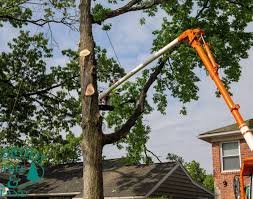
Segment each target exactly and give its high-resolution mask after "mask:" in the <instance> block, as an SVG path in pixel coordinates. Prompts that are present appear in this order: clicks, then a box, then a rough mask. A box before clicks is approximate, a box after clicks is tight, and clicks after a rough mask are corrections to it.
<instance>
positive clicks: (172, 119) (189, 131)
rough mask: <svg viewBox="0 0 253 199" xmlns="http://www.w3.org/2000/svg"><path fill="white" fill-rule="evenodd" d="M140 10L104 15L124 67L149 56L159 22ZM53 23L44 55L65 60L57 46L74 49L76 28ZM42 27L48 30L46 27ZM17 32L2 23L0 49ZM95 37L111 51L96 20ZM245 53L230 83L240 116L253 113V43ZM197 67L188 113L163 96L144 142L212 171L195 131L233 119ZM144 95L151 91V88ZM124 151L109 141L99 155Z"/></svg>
mask: <svg viewBox="0 0 253 199" xmlns="http://www.w3.org/2000/svg"><path fill="white" fill-rule="evenodd" d="M142 16H143V14H142V13H140V12H139V13H129V14H125V15H123V16H121V17H118V18H115V19H113V20H108V22H110V23H112V25H113V27H112V30H111V31H109V35H110V38H111V40H112V43H113V45H114V47H115V50H116V52H117V55H118V57H119V60H120V62H121V64H122V66H124V68H125V69H126V71H128V70H130V69H132V68H133V67H134V66H137V65H138V64H139V63H141V62H143V60H144V59H145V58H146V57H147V56H149V54H150V48H151V47H152V41H153V35H152V31H153V30H155V29H157V28H159V27H160V25H161V21H162V17H163V13H158V15H157V16H156V17H154V18H150V19H148V20H147V24H146V25H144V26H140V24H139V21H138V19H139V18H140V17H142ZM30 28H31V29H32V32H38V31H42V30H41V29H40V28H38V27H36V26H31V27H30ZM30 28H29V29H30ZM52 29H53V38H54V40H55V41H56V43H57V45H56V43H54V42H52V44H51V47H54V50H55V57H54V58H53V59H51V60H49V63H51V64H54V65H56V64H60V65H64V63H65V62H66V58H64V57H62V56H61V54H60V51H61V50H62V49H66V48H74V49H77V47H78V41H79V33H78V32H73V31H71V30H69V29H68V28H65V27H62V26H60V25H53V26H52ZM43 31H44V32H45V33H48V29H44V30H43ZM248 31H253V24H251V25H250V26H249V27H248ZM17 34H18V30H16V29H13V28H12V27H11V26H9V25H5V26H4V27H2V28H1V31H0V43H1V46H0V50H5V49H6V41H10V40H11V39H12V38H13V37H15V36H17ZM206 34H208V33H206ZM94 37H95V40H96V42H97V44H98V45H101V46H103V47H104V48H106V49H107V50H108V52H109V54H110V55H111V56H114V54H113V51H112V48H111V46H110V44H109V41H108V39H107V37H106V34H105V32H103V31H101V30H100V27H99V26H97V25H95V26H94ZM249 53H250V57H249V58H248V59H246V60H242V61H241V65H242V66H243V67H242V76H241V78H240V81H239V82H238V83H235V84H232V86H231V87H232V92H233V93H234V97H233V98H234V100H235V102H236V103H239V104H240V105H241V109H240V111H241V113H242V115H243V116H244V117H245V119H249V118H253V113H252V112H253V108H252V107H253V100H252V98H253V92H250V91H251V87H252V85H253V80H252V77H251V76H252V75H251V74H253V68H252V63H253V49H251V50H250V52H249ZM196 73H197V75H198V76H199V77H201V82H199V88H200V91H199V96H200V98H199V100H198V101H196V102H192V103H190V104H188V106H187V108H188V115H187V116H182V115H180V114H179V111H180V108H181V104H180V103H179V102H178V101H177V100H176V99H173V98H172V97H171V96H168V108H167V111H166V112H167V114H166V115H161V114H160V113H158V112H153V113H152V114H151V115H149V116H148V117H146V118H145V121H146V122H147V123H148V124H149V125H150V126H151V128H152V132H151V134H150V140H149V142H148V144H147V146H148V148H149V149H150V150H151V151H153V152H154V153H155V154H157V155H158V156H159V157H160V158H161V159H162V160H165V157H166V155H167V153H168V152H170V153H176V154H178V155H181V156H183V158H184V159H185V160H186V161H190V160H197V161H199V162H200V163H201V165H202V166H203V167H204V168H205V169H207V171H208V172H211V171H212V162H211V145H210V144H208V143H205V142H204V141H201V140H199V139H198V138H197V136H198V134H200V133H203V132H206V131H209V130H212V129H215V128H218V127H222V126H225V125H228V124H231V123H234V120H233V118H232V116H231V115H230V112H229V110H228V109H227V107H226V105H225V103H224V102H223V100H222V99H221V98H216V97H215V94H214V92H215V86H214V83H213V82H212V81H211V79H210V78H209V77H206V76H205V75H204V74H205V72H204V71H202V70H196ZM148 95H149V96H152V90H151V91H150V92H149V93H148ZM75 130H76V131H79V132H76V133H77V134H78V133H80V129H79V128H76V129H75ZM123 154H124V151H119V150H118V149H116V147H114V146H111V145H110V146H106V147H105V148H104V155H105V156H106V157H107V158H115V157H120V156H122V155H123Z"/></svg>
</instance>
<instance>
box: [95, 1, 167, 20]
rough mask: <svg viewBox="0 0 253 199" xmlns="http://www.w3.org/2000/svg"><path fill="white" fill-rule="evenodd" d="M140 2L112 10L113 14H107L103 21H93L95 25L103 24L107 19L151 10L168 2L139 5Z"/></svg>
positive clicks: (132, 2) (129, 3) (131, 2)
mask: <svg viewBox="0 0 253 199" xmlns="http://www.w3.org/2000/svg"><path fill="white" fill-rule="evenodd" d="M140 2H141V0H132V1H130V2H128V3H127V4H126V5H124V6H122V7H120V8H118V9H116V10H112V11H111V12H109V13H108V14H106V16H105V17H104V18H103V19H101V20H99V21H95V20H93V23H97V24H101V23H102V22H103V21H105V20H107V19H110V18H113V17H116V16H119V15H122V14H125V13H127V12H132V11H139V10H147V9H149V8H152V7H154V6H156V5H160V4H161V3H163V2H166V0H152V1H151V2H150V3H146V4H141V5H137V4H138V3H140Z"/></svg>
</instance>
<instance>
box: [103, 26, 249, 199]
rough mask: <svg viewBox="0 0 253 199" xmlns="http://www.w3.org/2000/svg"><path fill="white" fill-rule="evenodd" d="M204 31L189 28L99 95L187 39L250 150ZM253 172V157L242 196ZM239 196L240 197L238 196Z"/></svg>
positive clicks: (246, 132)
mask: <svg viewBox="0 0 253 199" xmlns="http://www.w3.org/2000/svg"><path fill="white" fill-rule="evenodd" d="M203 36H204V31H202V30H200V29H188V30H186V31H185V32H183V33H182V34H181V35H180V36H179V37H177V38H176V39H174V40H173V41H172V42H170V43H169V44H167V45H166V46H165V47H163V48H162V49H160V50H159V51H158V52H155V53H153V54H152V55H151V56H150V57H149V58H147V59H146V60H145V61H144V62H143V63H141V64H140V65H138V66H137V67H136V68H134V69H133V70H132V71H130V72H129V73H127V74H126V75H125V76H124V77H122V78H121V79H120V80H118V81H117V82H115V83H114V84H113V85H112V86H111V87H109V88H108V89H107V90H106V91H104V92H103V93H101V94H100V95H99V99H100V100H101V99H103V98H104V97H106V96H107V95H108V94H109V93H110V92H111V91H112V90H113V89H115V88H116V87H118V86H119V85H120V84H122V83H123V82H125V81H126V80H127V79H129V78H130V77H131V76H133V75H134V74H135V73H137V72H138V71H140V70H141V69H143V68H144V67H145V66H147V65H148V64H149V63H151V62H152V61H154V60H155V59H157V58H158V57H160V56H161V55H162V54H164V53H165V52H167V51H168V50H171V49H173V48H174V47H175V46H176V45H177V44H178V43H180V42H183V41H187V42H188V44H189V45H190V46H192V47H193V48H194V49H195V50H196V52H197V53H198V55H199V57H200V59H201V60H202V62H203V64H204V66H205V67H206V69H207V71H208V72H209V74H210V76H211V78H212V79H213V81H214V83H215V84H216V86H217V88H218V90H219V91H220V93H221V95H222V97H223V98H224V100H225V102H226V104H227V106H228V108H229V110H230V111H231V113H232V115H233V117H234V118H235V121H236V122H237V124H238V127H239V129H240V131H241V133H242V135H243V137H244V139H245V140H246V142H247V144H248V146H249V148H250V150H251V151H252V150H253V135H252V133H251V132H250V130H249V127H248V126H247V124H246V123H245V121H244V119H243V118H242V116H241V114H240V112H239V108H240V106H239V105H238V104H235V103H234V102H233V100H232V98H231V97H230V95H229V93H228V91H227V89H226V88H225V86H224V84H223V82H222V81H221V79H220V78H219V74H218V64H217V63H216V61H215V59H214V56H213V54H212V52H211V50H210V48H209V45H208V44H207V43H206V42H205V40H204V38H203ZM252 174H253V159H247V160H245V161H244V164H243V167H242V168H241V172H240V180H239V181H240V198H241V199H246V198H245V191H244V176H251V177H252ZM251 179H253V178H251ZM251 184H252V180H251ZM250 187H252V185H251V186H250ZM250 190H251V191H250V192H253V191H252V188H251V189H250ZM250 195H251V196H250V198H253V196H252V195H253V194H250ZM237 198H238V197H237Z"/></svg>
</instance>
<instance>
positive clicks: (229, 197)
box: [212, 140, 253, 199]
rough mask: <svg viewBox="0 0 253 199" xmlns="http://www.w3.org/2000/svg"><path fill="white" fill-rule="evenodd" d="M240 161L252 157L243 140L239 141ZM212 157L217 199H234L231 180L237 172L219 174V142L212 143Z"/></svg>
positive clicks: (252, 154)
mask: <svg viewBox="0 0 253 199" xmlns="http://www.w3.org/2000/svg"><path fill="white" fill-rule="evenodd" d="M240 153H241V161H242V162H243V160H244V159H245V158H248V157H253V153H252V152H250V150H249V148H248V145H247V144H246V142H245V141H244V140H240ZM212 156H213V175H214V186H215V195H216V198H217V199H235V197H234V190H233V179H234V176H235V175H239V174H240V172H239V171H237V172H236V171H235V172H221V159H220V142H214V143H212Z"/></svg>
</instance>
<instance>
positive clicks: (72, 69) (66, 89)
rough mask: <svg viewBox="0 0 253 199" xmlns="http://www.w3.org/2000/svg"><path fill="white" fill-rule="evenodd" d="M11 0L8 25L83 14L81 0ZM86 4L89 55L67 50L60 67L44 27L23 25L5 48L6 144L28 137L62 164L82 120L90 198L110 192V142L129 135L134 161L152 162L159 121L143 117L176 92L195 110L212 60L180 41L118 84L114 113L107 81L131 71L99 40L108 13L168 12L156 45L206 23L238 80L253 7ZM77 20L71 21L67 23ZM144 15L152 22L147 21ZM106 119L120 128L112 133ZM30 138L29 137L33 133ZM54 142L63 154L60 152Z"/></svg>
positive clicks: (143, 0)
mask: <svg viewBox="0 0 253 199" xmlns="http://www.w3.org/2000/svg"><path fill="white" fill-rule="evenodd" d="M34 3H35V4H34ZM76 3H77V2H76ZM117 3H119V4H117ZM1 5H2V6H1V9H0V20H1V22H2V24H3V25H4V22H5V21H9V22H10V23H11V24H12V25H13V26H14V27H22V26H23V25H24V24H29V23H30V24H35V25H40V26H43V25H45V24H50V23H61V22H63V23H64V24H65V25H72V22H73V21H71V20H73V19H74V18H72V14H73V11H69V12H68V9H67V8H68V7H71V6H73V5H75V1H73V0H64V1H60V0H53V1H52V0H48V1H46V0H45V1H38V2H37V1H29V0H27V1H23V0H12V1H3V2H2V4H1ZM35 5H36V6H43V8H45V9H42V10H41V12H42V14H41V15H39V16H38V14H37V12H35V13H34V12H33V10H34V6H35ZM117 5H118V6H117ZM13 8H15V9H14V10H12V9H13ZM79 8H80V20H79V22H80V44H79V52H80V55H81V56H80V57H79V58H78V54H77V53H75V52H73V51H71V50H67V51H64V54H65V55H67V56H69V57H70V58H71V59H70V61H69V63H68V64H67V65H66V66H53V67H51V69H50V68H49V66H46V65H47V63H46V62H45V61H44V60H45V58H47V57H49V56H51V55H52V53H51V50H50V49H49V48H48V47H47V41H46V40H45V39H44V38H43V37H42V35H41V34H40V35H32V36H31V35H29V34H28V33H26V32H22V33H21V35H20V37H19V38H18V39H16V40H14V41H13V42H12V43H11V44H10V45H9V46H10V51H8V52H3V53H2V54H1V57H0V64H1V67H0V85H1V87H0V89H1V92H0V94H1V98H0V110H1V113H0V114H1V115H0V120H1V121H0V122H1V124H2V132H1V138H2V139H1V141H2V142H3V144H7V143H9V144H27V143H26V142H27V140H28V141H29V144H31V143H32V144H33V145H34V146H38V147H42V148H43V149H44V150H45V151H46V152H47V153H49V154H52V157H53V159H56V160H57V161H56V162H59V161H61V160H59V157H61V159H64V161H65V162H67V161H68V158H66V156H61V155H62V152H64V151H65V153H66V154H70V153H73V152H74V150H73V148H74V149H76V148H75V147H74V146H76V144H75V143H76V142H77V141H76V140H75V139H74V138H73V135H72V134H71V131H72V127H73V126H75V125H77V124H79V123H81V126H82V131H83V132H82V137H81V139H82V141H81V150H82V153H83V159H84V163H85V167H84V197H85V198H91V199H100V198H103V180H102V150H103V146H104V145H106V144H112V143H116V144H117V145H118V146H119V147H120V146H121V143H127V151H128V158H129V160H130V161H131V162H133V163H136V162H138V161H140V160H141V159H142V160H143V161H145V162H149V161H150V158H149V157H148V155H145V154H147V152H148V150H147V148H146V146H145V144H146V142H147V140H148V133H149V132H150V127H149V126H148V124H146V123H145V122H144V121H143V115H144V114H150V113H151V112H152V110H154V109H155V108H153V107H155V106H154V105H153V104H156V105H157V106H156V108H157V109H158V110H159V111H160V112H161V113H165V110H166V106H167V99H168V97H169V96H172V97H175V98H178V100H179V101H180V102H182V104H183V109H182V113H185V108H184V104H186V103H188V102H190V101H191V100H197V99H198V94H197V92H198V87H197V85H196V83H197V82H198V81H199V77H197V76H196V75H195V73H194V69H195V68H196V67H201V68H202V63H201V62H200V60H199V58H198V57H197V56H196V53H195V52H194V50H193V49H192V48H190V47H189V46H188V45H187V44H182V45H180V46H179V47H178V48H177V49H176V50H175V51H174V52H173V53H172V54H170V55H169V54H166V55H164V56H163V58H162V59H160V60H159V61H158V62H157V64H155V65H153V67H151V68H150V69H147V70H144V72H143V73H142V75H141V76H140V77H139V78H137V79H136V80H135V81H134V82H127V83H126V84H124V85H123V86H122V87H121V88H119V89H118V90H117V91H115V92H113V93H112V94H111V95H110V98H111V103H112V105H113V111H110V112H109V113H104V112H102V111H101V109H102V106H100V102H99V101H98V95H99V91H98V84H103V85H104V84H106V85H109V84H110V83H111V82H113V81H114V80H115V79H118V78H119V77H121V76H122V75H124V68H123V67H121V66H120V65H119V64H117V63H116V62H115V61H114V60H113V59H112V58H107V56H106V51H105V50H104V49H103V48H101V47H99V46H97V45H96V43H95V41H94V37H93V34H94V33H93V31H92V30H93V29H92V28H93V24H97V25H101V28H102V29H105V30H108V29H109V28H110V25H109V24H106V23H107V20H108V19H112V18H114V17H117V16H120V15H124V14H125V13H128V12H142V11H143V12H145V13H146V15H147V17H152V16H153V15H155V14H156V13H157V11H160V10H163V11H164V13H165V14H164V15H165V16H164V18H163V23H162V26H161V29H160V30H157V31H155V32H154V36H155V40H154V42H153V44H154V45H153V49H152V51H155V50H158V49H159V48H161V47H163V46H164V45H166V43H168V42H169V41H171V40H173V39H174V38H175V37H177V36H178V35H179V34H180V33H181V32H183V31H184V30H185V29H187V28H192V27H193V28H195V27H200V28H202V29H204V30H205V31H206V33H207V38H206V39H207V40H208V41H209V42H210V43H211V45H212V46H213V49H215V55H216V57H217V60H218V63H219V64H220V70H222V71H223V74H224V76H223V77H222V79H223V81H224V83H225V84H226V86H229V84H230V83H231V82H233V81H238V79H239V76H240V71H241V67H240V65H239V60H240V59H242V58H247V57H248V53H247V50H248V49H249V48H250V47H251V46H252V42H253V36H252V33H246V32H245V31H244V29H245V27H246V26H247V24H248V23H249V22H251V21H252V13H253V12H252V8H253V5H252V2H251V1H246V0H245V1H236V0H220V1H217V0H196V1H191V0H185V1H179V0H172V1H167V0H128V1H126V0H121V1H117V0H108V1H103V2H102V1H98V0H97V1H92V0H81V1H80V6H79ZM56 10H60V11H61V12H59V13H61V14H60V15H59V14H55V13H56ZM14 11H15V12H14ZM67 16H68V18H66V17H67ZM68 19H69V20H70V23H69V21H68V22H67V23H66V20H68ZM74 21H75V20H74ZM141 22H142V23H143V22H144V20H143V19H141ZM112 28H114V27H112ZM84 50H85V51H86V52H87V50H88V52H89V54H88V56H84V53H83V52H85V51H84ZM78 59H79V61H78ZM78 62H79V64H80V67H78ZM79 69H80V73H79ZM79 75H80V76H79ZM80 77H81V78H80ZM80 82H81V88H82V89H80ZM150 88H153V89H154V91H153V93H154V95H153V96H152V99H151V100H147V99H146V96H147V92H148V90H149V89H150ZM74 93H75V95H74V96H73V94H74ZM76 94H79V96H78V97H77V95H76ZM17 96H18V97H17ZM80 102H81V103H82V108H81V107H80ZM13 107H14V108H13ZM80 113H81V114H82V117H80ZM81 118H82V119H81ZM103 123H106V124H107V126H108V127H109V128H110V129H112V130H113V132H112V133H108V132H104V130H103V128H102V125H103ZM60 132H66V133H69V135H70V136H68V137H67V140H66V141H65V143H64V145H65V147H64V148H63V149H64V150H59V149H60V148H61V146H59V143H61V142H63V139H62V137H61V136H60ZM24 137H25V138H27V139H26V140H24ZM45 146H46V147H45ZM50 146H54V147H53V149H55V151H59V152H60V153H58V155H57V154H55V153H54V152H53V153H52V150H51V147H50ZM72 158H73V159H76V155H75V154H73V155H72Z"/></svg>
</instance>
